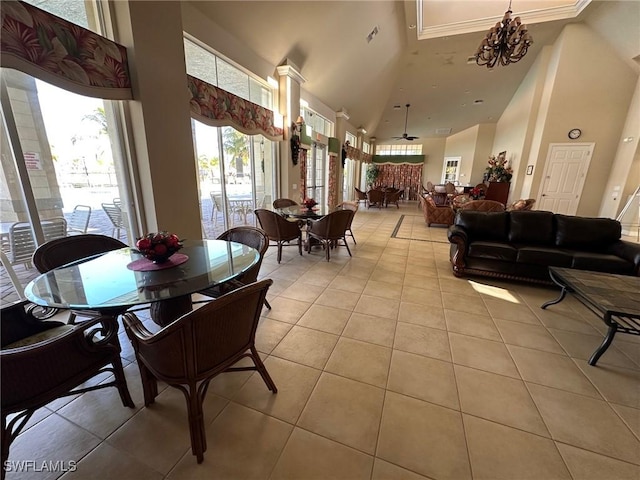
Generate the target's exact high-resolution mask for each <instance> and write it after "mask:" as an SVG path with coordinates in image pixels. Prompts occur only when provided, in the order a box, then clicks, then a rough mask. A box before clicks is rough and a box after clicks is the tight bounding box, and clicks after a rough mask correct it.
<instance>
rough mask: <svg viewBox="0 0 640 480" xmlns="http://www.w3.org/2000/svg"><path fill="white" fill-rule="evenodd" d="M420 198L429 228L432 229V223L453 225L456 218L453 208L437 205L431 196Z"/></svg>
mask: <svg viewBox="0 0 640 480" xmlns="http://www.w3.org/2000/svg"><path fill="white" fill-rule="evenodd" d="M419 198H420V205H421V206H422V213H423V214H424V221H425V222H427V226H428V227H430V226H431V224H432V223H437V224H442V225H453V220H454V218H455V212H454V211H453V208H451V207H449V206H448V205H446V206H440V205H436V203H435V202H434V201H433V199H432V198H431V197H430V196H427V197H419Z"/></svg>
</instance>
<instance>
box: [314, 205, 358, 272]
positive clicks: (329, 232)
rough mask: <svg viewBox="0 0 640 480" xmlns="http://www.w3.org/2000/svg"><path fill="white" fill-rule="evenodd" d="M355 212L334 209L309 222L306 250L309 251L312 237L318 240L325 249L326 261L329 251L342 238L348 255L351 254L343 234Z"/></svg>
mask: <svg viewBox="0 0 640 480" xmlns="http://www.w3.org/2000/svg"><path fill="white" fill-rule="evenodd" d="M355 213H356V212H354V211H353V210H336V211H335V212H332V213H330V214H328V215H325V216H324V217H322V218H321V219H320V220H316V221H315V222H311V223H310V224H309V229H308V230H307V251H308V252H311V241H312V239H315V240H317V241H319V242H320V243H321V244H322V246H323V247H324V248H325V250H326V255H327V262H328V261H329V258H330V254H329V251H330V250H331V248H333V247H334V246H337V245H338V242H339V241H340V240H342V241H343V242H344V246H345V247H347V252H349V256H351V250H349V245H347V239H346V238H345V236H346V231H347V226H348V225H349V224H350V223H351V221H352V219H353V216H354V215H355Z"/></svg>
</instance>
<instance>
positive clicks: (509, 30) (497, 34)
mask: <svg viewBox="0 0 640 480" xmlns="http://www.w3.org/2000/svg"><path fill="white" fill-rule="evenodd" d="M512 13H513V12H512V11H511V0H510V1H509V9H508V10H507V11H506V12H504V17H503V18H502V22H498V23H496V25H495V27H492V28H491V29H490V30H489V32H488V33H487V36H486V37H485V38H484V39H483V40H482V43H481V44H480V46H479V47H478V51H477V52H476V63H477V64H478V65H480V66H481V67H482V66H485V65H486V66H487V68H493V67H495V66H496V64H498V63H500V65H509V64H510V63H516V62H519V61H520V60H521V59H522V57H524V56H525V55H526V54H527V50H528V49H529V45H531V44H532V43H533V38H531V35H529V33H528V31H527V26H526V25H524V24H523V23H522V22H521V21H520V17H516V18H514V19H512V18H511V14H512Z"/></svg>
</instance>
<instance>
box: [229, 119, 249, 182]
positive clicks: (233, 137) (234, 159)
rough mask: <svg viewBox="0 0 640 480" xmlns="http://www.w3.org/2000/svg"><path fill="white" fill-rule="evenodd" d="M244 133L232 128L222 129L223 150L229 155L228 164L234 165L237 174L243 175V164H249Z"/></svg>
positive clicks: (247, 147) (247, 146)
mask: <svg viewBox="0 0 640 480" xmlns="http://www.w3.org/2000/svg"><path fill="white" fill-rule="evenodd" d="M247 140H248V138H247V136H246V135H245V134H243V133H240V132H238V131H237V130H234V129H233V128H229V127H227V128H224V129H223V131H222V142H223V143H222V145H223V146H224V152H225V153H226V154H227V155H229V156H230V157H231V159H230V161H229V166H231V165H235V168H236V173H237V175H238V176H243V175H244V168H243V167H244V165H249V142H248V141H247Z"/></svg>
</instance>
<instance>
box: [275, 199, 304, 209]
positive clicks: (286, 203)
mask: <svg viewBox="0 0 640 480" xmlns="http://www.w3.org/2000/svg"><path fill="white" fill-rule="evenodd" d="M296 205H298V203H297V202H295V201H293V200H291V199H290V198H276V199H275V200H274V201H273V208H287V207H294V206H296Z"/></svg>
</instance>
